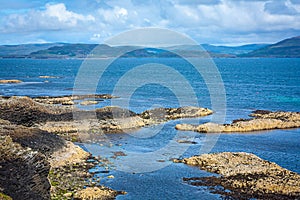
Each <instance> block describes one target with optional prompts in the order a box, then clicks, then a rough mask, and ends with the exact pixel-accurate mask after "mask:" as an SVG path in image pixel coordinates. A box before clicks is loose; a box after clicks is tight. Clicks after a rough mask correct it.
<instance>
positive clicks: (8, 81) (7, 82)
mask: <svg viewBox="0 0 300 200" xmlns="http://www.w3.org/2000/svg"><path fill="white" fill-rule="evenodd" d="M12 83H22V81H20V80H15V79H11V80H0V84H12Z"/></svg>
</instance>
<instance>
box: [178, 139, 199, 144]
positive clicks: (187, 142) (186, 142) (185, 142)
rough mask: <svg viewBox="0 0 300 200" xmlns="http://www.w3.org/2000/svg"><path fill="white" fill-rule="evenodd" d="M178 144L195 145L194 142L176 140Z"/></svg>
mask: <svg viewBox="0 0 300 200" xmlns="http://www.w3.org/2000/svg"><path fill="white" fill-rule="evenodd" d="M177 142H178V143H184V144H197V142H195V141H190V140H177Z"/></svg>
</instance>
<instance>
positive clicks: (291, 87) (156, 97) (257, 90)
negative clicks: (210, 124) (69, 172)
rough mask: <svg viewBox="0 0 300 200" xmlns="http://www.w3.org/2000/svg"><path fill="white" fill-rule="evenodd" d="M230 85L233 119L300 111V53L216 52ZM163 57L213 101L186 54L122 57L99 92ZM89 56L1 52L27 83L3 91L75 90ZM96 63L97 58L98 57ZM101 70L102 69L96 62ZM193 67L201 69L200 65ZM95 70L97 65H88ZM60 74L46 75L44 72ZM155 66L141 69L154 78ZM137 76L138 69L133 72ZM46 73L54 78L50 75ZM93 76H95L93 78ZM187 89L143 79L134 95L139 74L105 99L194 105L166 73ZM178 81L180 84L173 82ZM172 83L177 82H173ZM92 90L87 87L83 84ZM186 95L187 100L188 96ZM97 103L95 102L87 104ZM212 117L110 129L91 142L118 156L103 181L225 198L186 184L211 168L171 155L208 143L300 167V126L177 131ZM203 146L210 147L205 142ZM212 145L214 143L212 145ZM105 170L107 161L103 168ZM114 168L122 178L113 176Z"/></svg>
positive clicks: (202, 99)
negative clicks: (247, 55)
mask: <svg viewBox="0 0 300 200" xmlns="http://www.w3.org/2000/svg"><path fill="white" fill-rule="evenodd" d="M214 61H215V64H216V66H217V67H218V69H219V71H220V74H221V76H222V79H223V82H224V85H225V89H226V101H227V103H226V119H225V121H226V122H230V121H231V120H233V119H237V118H247V117H248V115H249V114H250V113H251V112H252V111H253V110H256V109H266V110H285V111H299V109H300V78H299V77H300V59H215V60H214ZM146 63H159V64H164V65H167V66H172V68H174V69H176V70H178V71H180V72H181V73H182V74H183V75H184V77H185V78H186V79H187V80H188V81H189V83H190V84H191V85H192V87H193V89H194V91H195V93H196V97H197V98H198V99H197V103H198V104H199V105H201V106H203V107H209V108H211V102H210V96H209V91H208V89H207V85H206V84H205V82H204V80H203V79H202V78H201V76H199V74H196V73H194V71H193V70H192V69H191V67H190V66H189V64H188V63H186V62H185V61H183V60H180V59H174V58H173V59H154V58H145V59H119V60H117V61H115V62H114V63H113V65H112V66H110V68H109V69H107V71H105V73H104V74H103V76H102V77H101V79H100V82H99V83H98V85H97V90H96V91H97V92H99V93H114V92H116V91H114V89H115V85H116V84H117V83H118V80H119V79H120V78H121V77H124V74H126V73H127V72H128V71H130V70H132V69H133V68H134V67H135V66H139V65H142V64H146ZM81 64H82V61H81V60H24V59H11V60H10V59H2V60H0V68H1V71H0V78H1V79H20V80H22V81H24V83H21V84H9V85H0V94H1V95H28V96H41V95H50V96H56V95H67V94H72V92H73V91H72V88H74V81H75V79H76V75H77V72H78V70H79V69H80V65H81ZM95 66H96V65H95ZM95 70H96V69H95ZM192 72H193V73H192ZM86 73H87V74H89V73H90V72H86ZM41 75H49V76H57V77H58V78H53V79H41V78H39V76H41ZM150 75H151V74H147V73H145V74H141V75H140V76H141V77H137V78H136V80H138V78H140V79H147V77H150ZM131 78H132V77H131ZM45 81H46V82H45ZM86 82H87V83H88V82H89V79H87V80H86ZM166 82H170V83H172V84H173V85H174V86H176V87H178V88H179V89H180V91H182V92H183V93H180V91H179V93H178V94H176V95H175V94H174V93H173V92H172V90H170V88H168V87H163V86H161V85H159V84H151V83H150V82H149V84H146V85H143V86H142V85H141V86H140V87H138V88H136V90H134V92H133V93H132V94H130V99H126V96H128V94H127V92H128V91H129V88H130V87H133V85H134V84H136V82H135V79H134V78H133V80H132V81H130V80H127V82H126V84H123V85H121V86H122V87H123V88H121V89H123V90H121V91H119V92H120V93H118V94H121V95H120V97H121V98H120V99H118V100H117V101H110V100H105V101H103V102H100V103H99V104H98V105H97V107H103V106H106V105H111V104H113V105H115V103H118V101H123V100H124V101H125V102H129V103H128V108H129V109H131V110H133V111H136V112H142V111H144V110H146V109H149V108H153V107H159V106H163V107H177V106H181V105H190V104H192V105H194V104H195V101H193V100H194V99H192V98H191V99H189V98H183V96H181V95H184V94H186V93H184V92H185V91H184V90H185V88H184V87H183V86H182V84H181V82H180V81H179V80H178V79H166ZM171 86H172V85H171ZM171 86H170V87H171ZM80 92H84V91H80ZM182 98H183V99H184V101H183V102H180V101H179V100H180V99H182ZM82 108H84V109H91V108H93V107H82ZM209 120H210V117H205V118H200V119H185V120H175V121H170V122H168V123H166V124H164V125H160V126H154V127H146V128H143V129H141V130H138V131H135V132H129V133H127V134H111V135H107V136H106V138H105V140H104V141H103V142H102V146H100V143H99V144H83V145H84V146H83V147H84V148H87V149H88V150H89V151H91V152H92V153H93V154H94V155H101V156H103V157H107V158H109V160H110V161H111V162H112V165H111V169H110V172H109V173H96V176H100V177H102V178H101V184H104V185H106V186H110V187H112V188H113V189H116V190H125V191H127V192H128V194H127V195H124V196H118V197H117V199H218V198H219V196H218V195H213V194H211V193H209V190H208V189H207V188H205V187H193V186H190V185H187V184H185V183H184V182H183V181H182V177H192V176H206V175H208V174H209V173H207V172H204V171H201V170H198V169H196V168H194V167H190V166H186V165H183V164H175V163H172V162H171V161H169V160H170V159H171V158H178V157H181V156H182V157H187V156H191V155H195V154H200V153H203V152H206V151H211V152H221V151H245V152H249V153H254V154H256V155H258V156H260V157H261V158H263V159H266V160H269V161H272V162H276V163H277V164H279V165H280V166H282V167H285V168H287V169H289V170H292V171H295V172H298V173H300V166H299V165H300V137H299V134H300V129H289V130H273V131H263V132H254V133H247V134H238V133H236V134H222V135H205V134H199V133H193V132H177V131H176V130H175V129H174V127H175V125H176V124H177V123H181V122H182V121H183V122H187V123H195V124H198V123H203V122H207V121H209ZM177 140H189V141H195V142H197V144H184V143H178V142H177ZM203 147H207V148H204V149H203ZM210 148H212V149H210ZM117 151H122V152H124V153H125V154H127V156H119V157H117V158H116V159H114V158H111V156H113V153H114V152H117ZM95 170H96V171H97V170H98V171H102V170H103V169H102V167H98V168H97V169H95ZM108 175H114V177H115V178H114V179H109V178H107V176H108Z"/></svg>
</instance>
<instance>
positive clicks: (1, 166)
mask: <svg viewBox="0 0 300 200" xmlns="http://www.w3.org/2000/svg"><path fill="white" fill-rule="evenodd" d="M0 154H1V157H0V191H1V192H3V193H4V194H7V195H9V196H10V197H12V198H13V199H41V200H42V199H50V184H49V181H48V173H49V170H50V165H49V163H48V161H47V159H46V156H45V155H43V154H41V153H39V152H37V151H34V150H32V149H30V148H24V147H22V146H21V145H20V144H18V143H15V142H13V140H12V138H11V137H10V136H0Z"/></svg>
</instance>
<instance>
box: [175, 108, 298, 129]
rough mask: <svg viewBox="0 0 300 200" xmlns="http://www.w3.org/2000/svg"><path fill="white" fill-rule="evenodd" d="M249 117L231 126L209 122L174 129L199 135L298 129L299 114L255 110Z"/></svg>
mask: <svg viewBox="0 0 300 200" xmlns="http://www.w3.org/2000/svg"><path fill="white" fill-rule="evenodd" d="M250 116H251V117H253V118H252V119H237V120H234V121H233V122H232V123H231V124H215V123H211V122H209V123H205V124H201V125H192V124H177V125H176V127H175V128H176V129H177V130H181V131H196V132H200V133H232V132H251V131H262V130H272V129H288V128H299V127H300V113H299V112H282V111H278V112H271V111H265V110H256V111H254V112H253V113H252V114H251V115H250Z"/></svg>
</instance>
